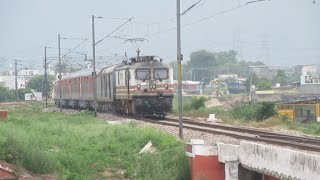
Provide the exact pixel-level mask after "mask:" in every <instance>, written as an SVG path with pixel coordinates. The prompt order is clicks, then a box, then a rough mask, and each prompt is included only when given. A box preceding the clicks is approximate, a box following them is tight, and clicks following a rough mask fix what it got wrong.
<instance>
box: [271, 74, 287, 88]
mask: <svg viewBox="0 0 320 180" xmlns="http://www.w3.org/2000/svg"><path fill="white" fill-rule="evenodd" d="M273 83H274V84H276V83H280V85H281V86H286V85H288V76H287V75H286V73H285V72H284V70H278V71H277V75H276V76H275V77H274V78H273Z"/></svg>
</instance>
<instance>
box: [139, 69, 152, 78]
mask: <svg viewBox="0 0 320 180" xmlns="http://www.w3.org/2000/svg"><path fill="white" fill-rule="evenodd" d="M136 78H137V79H139V80H147V79H150V70H149V69H137V71H136Z"/></svg>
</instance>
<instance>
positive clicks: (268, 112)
mask: <svg viewBox="0 0 320 180" xmlns="http://www.w3.org/2000/svg"><path fill="white" fill-rule="evenodd" d="M275 115H277V112H276V108H275V103H274V102H261V103H259V106H258V109H257V112H256V118H257V120H258V121H262V120H265V119H268V118H269V117H272V116H275Z"/></svg>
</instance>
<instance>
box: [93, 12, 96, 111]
mask: <svg viewBox="0 0 320 180" xmlns="http://www.w3.org/2000/svg"><path fill="white" fill-rule="evenodd" d="M94 18H95V17H94V15H92V67H93V69H92V76H93V108H94V116H95V117H97V85H96V42H95V34H94V33H95V32H94Z"/></svg>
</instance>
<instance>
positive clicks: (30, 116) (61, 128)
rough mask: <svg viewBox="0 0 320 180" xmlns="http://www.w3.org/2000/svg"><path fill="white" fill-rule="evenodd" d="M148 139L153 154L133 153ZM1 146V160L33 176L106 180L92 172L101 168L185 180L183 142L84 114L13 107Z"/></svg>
mask: <svg viewBox="0 0 320 180" xmlns="http://www.w3.org/2000/svg"><path fill="white" fill-rule="evenodd" d="M1 108H2V109H3V108H5V107H1ZM6 108H10V107H6ZM148 141H152V143H153V144H154V146H155V147H156V148H157V152H156V153H154V154H148V153H145V154H138V152H139V151H140V149H141V148H142V147H143V146H144V145H145V144H146V143H147V142H148ZM0 146H1V147H2V148H1V149H0V159H4V160H6V161H7V162H9V163H12V164H14V165H17V166H20V167H23V168H25V169H27V170H29V171H31V172H34V173H39V174H43V173H54V172H57V173H58V174H59V176H60V178H61V179H99V178H101V179H105V178H106V177H103V176H100V175H99V176H97V174H103V172H104V171H105V169H106V168H110V169H116V170H119V171H121V172H123V176H124V177H125V178H130V179H145V178H147V179H161V178H162V177H163V178H162V179H185V178H186V177H189V175H188V174H189V170H188V167H187V160H186V156H185V155H184V148H183V144H182V143H181V142H179V141H177V140H176V138H175V137H173V136H171V135H168V134H165V133H162V132H160V131H158V130H156V129H154V128H150V127H147V128H142V127H138V126H136V125H134V124H127V125H109V124H106V123H104V122H103V121H100V120H97V119H96V118H94V117H93V116H92V114H91V113H90V112H86V111H84V112H80V113H78V114H69V115H67V114H63V113H60V112H41V106H40V105H39V104H27V105H23V106H22V105H17V106H16V107H15V108H10V112H9V118H8V120H7V121H4V122H0ZM148 166H150V167H154V168H157V169H153V171H147V167H148Z"/></svg>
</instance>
